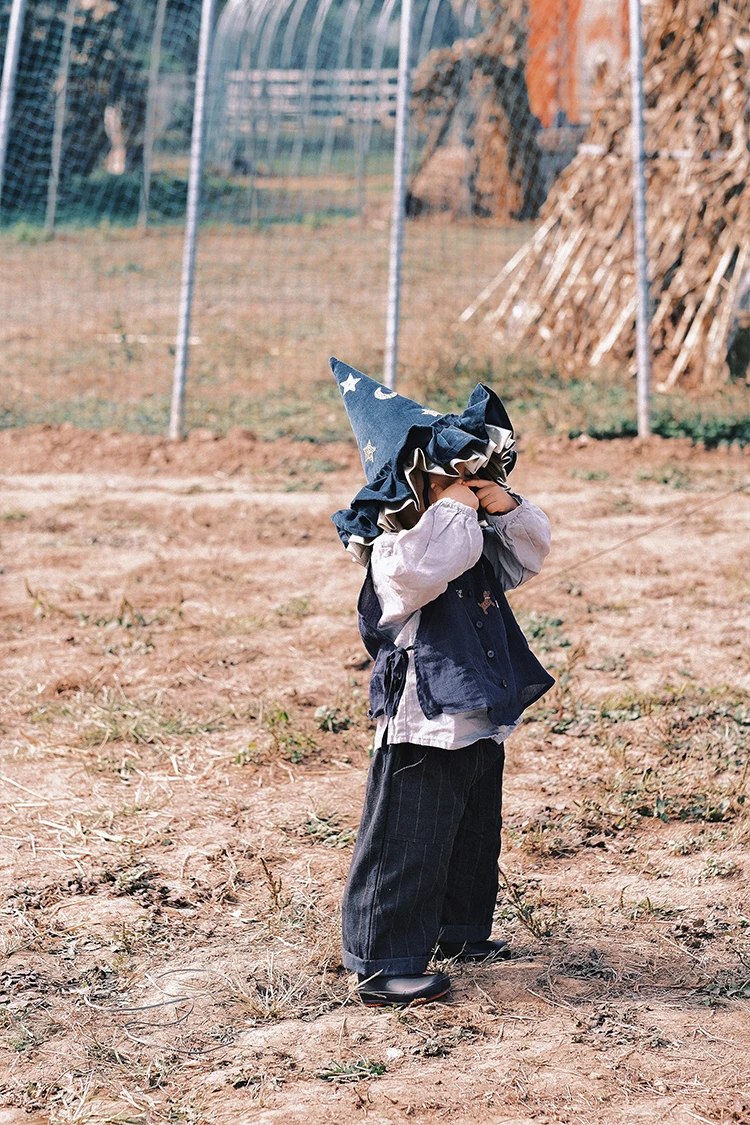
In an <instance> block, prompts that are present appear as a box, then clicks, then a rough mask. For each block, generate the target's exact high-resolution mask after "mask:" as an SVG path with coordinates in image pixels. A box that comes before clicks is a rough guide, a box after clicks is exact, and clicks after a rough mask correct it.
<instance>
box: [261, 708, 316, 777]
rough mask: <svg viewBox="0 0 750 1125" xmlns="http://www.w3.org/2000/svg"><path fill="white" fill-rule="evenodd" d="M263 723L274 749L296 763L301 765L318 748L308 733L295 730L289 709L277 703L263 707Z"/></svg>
mask: <svg viewBox="0 0 750 1125" xmlns="http://www.w3.org/2000/svg"><path fill="white" fill-rule="evenodd" d="M261 723H262V726H263V727H264V729H265V730H267V731H268V733H269V734H270V736H271V741H272V744H273V749H274V751H275V752H276V753H277V754H279V755H280V756H281V757H282V758H286V759H287V761H289V762H292V763H293V764H294V765H299V763H300V762H301V761H303V760H304V759H305V758H306V757H307V756H308V754H310V753H311V751H313V750H315V749H316V742H315V740H314V739H313V738H311V737H310V736H309V735H308V734H305V733H304V732H302V731H297V730H295V729H294V727H293V726H292V721H291V719H290V717H289V713H288V711H285V710H284V709H283V707H280V706H279V705H278V704H277V703H271V704H270V705H269V706H267V707H264V708H263V710H262V715H261Z"/></svg>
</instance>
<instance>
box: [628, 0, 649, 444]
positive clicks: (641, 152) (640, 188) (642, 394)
mask: <svg viewBox="0 0 750 1125" xmlns="http://www.w3.org/2000/svg"><path fill="white" fill-rule="evenodd" d="M629 15H630V98H631V107H632V108H631V114H632V130H631V131H632V141H633V227H634V250H635V287H636V298H637V306H636V319H635V336H636V346H635V354H636V372H637V392H636V395H637V411H638V436H639V437H648V435H649V433H650V432H651V400H650V381H651V351H650V343H649V332H648V329H649V320H650V311H651V310H650V304H649V291H648V244H647V240H646V153H645V147H646V140H645V129H644V124H643V110H644V97H643V32H642V21H641V0H629Z"/></svg>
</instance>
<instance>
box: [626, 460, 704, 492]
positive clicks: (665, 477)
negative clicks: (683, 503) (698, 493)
mask: <svg viewBox="0 0 750 1125" xmlns="http://www.w3.org/2000/svg"><path fill="white" fill-rule="evenodd" d="M635 479H636V480H637V481H653V482H654V483H655V484H666V485H668V486H669V487H670V488H683V489H684V488H694V487H695V481H694V479H693V476H692V474H691V473H690V472H689V471H688V470H687V469H684V468H682V466H681V465H670V464H667V465H662V467H661V468H660V469H654V470H650V471H647V470H642V471H641V472H638V473H636V475H635Z"/></svg>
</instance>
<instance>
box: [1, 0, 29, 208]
mask: <svg viewBox="0 0 750 1125" xmlns="http://www.w3.org/2000/svg"><path fill="white" fill-rule="evenodd" d="M25 12H26V0H13V3H12V6H11V9H10V22H9V24H8V38H7V41H6V43H5V59H4V60H3V81H2V85H1V86H0V200H2V197H3V184H4V183H5V157H6V155H7V153H8V137H9V136H10V118H11V114H12V112H13V95H14V93H15V88H16V71H17V70H18V56H19V54H20V53H21V36H22V35H23V17H24V14H25Z"/></svg>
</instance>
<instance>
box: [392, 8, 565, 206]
mask: <svg viewBox="0 0 750 1125" xmlns="http://www.w3.org/2000/svg"><path fill="white" fill-rule="evenodd" d="M479 12H480V16H481V20H482V25H483V26H482V30H481V31H480V32H479V34H478V35H477V36H476V37H475V38H473V39H459V40H458V41H457V42H456V43H454V44H453V46H451V47H446V48H444V49H441V50H436V51H431V52H430V54H429V55H428V56H427V57H426V58H425V60H424V62H423V63H422V64H421V66H420V67H419V70H418V71H417V74H416V75H415V79H414V94H413V103H414V109H415V113H416V117H417V120H418V121H419V122H420V123H421V124H422V126H423V127H425V128H426V129H427V133H428V135H427V142H426V144H425V147H424V149H423V151H422V154H421V158H420V164H419V168H418V169H417V171H416V173H415V175H414V177H413V178H412V181H411V184H410V189H409V190H410V201H409V209H410V212H411V213H412V214H419V213H421V212H426V211H430V210H448V211H451V212H452V213H453V214H454V215H458V214H471V215H484V216H493V217H495V218H502V219H507V218H509V217H512V218H519V219H535V218H536V217H537V216H538V214H539V208H540V207H541V206H542V204H543V203H544V199H545V196H546V184H545V178H544V175H543V172H542V152H541V149H540V148H539V145H538V143H537V133H538V130H539V121H538V120H537V118H536V117H535V116H534V114H533V113H532V111H531V106H530V104H529V94H528V90H527V87H526V61H527V57H528V43H527V40H528V29H527V26H526V24H527V20H526V16H527V0H504V2H503V3H501V4H498V3H497V0H479Z"/></svg>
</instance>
